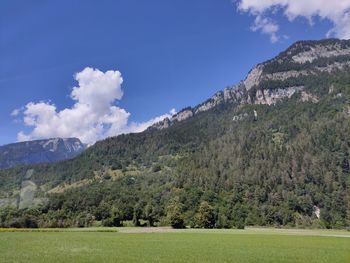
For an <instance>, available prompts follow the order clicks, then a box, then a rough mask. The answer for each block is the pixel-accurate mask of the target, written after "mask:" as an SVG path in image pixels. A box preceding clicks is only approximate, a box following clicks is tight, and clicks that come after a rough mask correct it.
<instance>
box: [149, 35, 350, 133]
mask: <svg viewBox="0 0 350 263" xmlns="http://www.w3.org/2000/svg"><path fill="white" fill-rule="evenodd" d="M349 67H350V40H339V39H325V40H317V41H299V42H296V43H294V44H293V45H291V46H290V47H289V48H288V49H287V50H285V51H283V52H281V53H280V54H279V55H278V56H276V57H275V58H273V59H271V60H268V61H266V62H264V63H261V64H258V65H256V66H254V67H253V68H252V69H251V70H250V72H249V73H248V75H247V76H246V78H245V79H244V80H242V81H241V82H239V83H238V84H237V85H233V86H231V87H227V88H225V89H224V90H223V91H219V92H217V93H216V94H214V95H213V96H212V97H211V98H209V99H208V100H206V101H205V102H203V103H201V104H199V105H197V106H196V107H194V108H191V107H187V108H185V109H183V110H181V111H180V112H179V113H177V114H176V115H174V116H173V117H172V118H171V119H166V120H164V121H162V122H160V123H157V124H155V125H153V126H152V127H151V129H152V128H156V129H164V128H168V127H170V126H171V125H173V124H175V123H177V122H180V121H184V120H186V119H188V118H191V117H192V116H194V115H196V114H198V113H200V112H204V111H207V110H210V109H212V108H213V107H216V106H217V105H219V104H221V103H237V104H246V103H252V104H267V105H271V104H275V103H277V102H278V101H280V100H281V99H283V98H291V97H292V96H293V95H294V94H296V93H299V92H300V93H302V96H301V97H302V98H301V99H302V101H305V100H309V101H312V102H317V97H316V96H315V95H313V94H309V93H307V92H306V91H304V89H305V83H303V81H302V80H305V79H306V78H307V77H308V76H312V75H318V74H321V73H331V72H333V71H347V70H349Z"/></svg>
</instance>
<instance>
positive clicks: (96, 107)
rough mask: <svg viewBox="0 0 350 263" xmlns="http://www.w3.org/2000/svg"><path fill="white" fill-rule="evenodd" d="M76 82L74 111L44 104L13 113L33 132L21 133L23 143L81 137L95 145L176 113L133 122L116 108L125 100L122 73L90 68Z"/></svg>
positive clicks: (120, 109)
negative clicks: (54, 138)
mask: <svg viewBox="0 0 350 263" xmlns="http://www.w3.org/2000/svg"><path fill="white" fill-rule="evenodd" d="M75 80H76V81H77V82H78V86H76V87H74V88H73V90H72V92H71V94H70V96H71V98H72V100H73V101H74V105H73V106H72V107H71V108H66V109H63V110H58V109H57V108H56V106H55V105H54V104H52V103H50V102H43V101H42V102H38V103H34V102H30V103H28V104H27V105H26V106H25V107H23V108H21V109H16V110H14V111H13V112H12V114H11V115H12V116H14V117H15V116H19V115H21V117H22V120H23V123H24V124H25V125H26V126H28V127H30V128H31V131H30V132H29V133H25V132H23V131H21V132H19V133H18V135H17V139H18V140H19V141H26V140H32V139H42V138H53V137H63V138H68V137H77V138H79V139H80V140H81V141H82V142H84V143H88V144H92V143H94V142H96V141H97V140H100V139H103V138H106V137H111V136H116V135H118V134H122V133H130V132H141V131H143V130H145V129H147V128H148V127H149V126H150V125H152V124H154V123H156V122H158V121H161V120H163V119H164V118H166V117H171V115H173V114H174V113H175V112H176V111H175V110H174V109H173V110H171V112H169V113H167V114H164V115H162V116H159V117H156V118H153V119H151V120H148V121H146V122H140V123H138V122H129V117H130V113H129V112H127V111H126V110H125V109H122V108H120V107H118V106H116V105H115V104H116V102H117V101H119V100H121V99H122V97H123V91H122V88H121V85H122V83H123V78H122V76H121V73H120V72H119V71H113V70H109V71H106V72H102V71H100V70H98V69H93V68H89V67H87V68H85V69H84V70H83V71H81V72H79V73H77V74H76V75H75Z"/></svg>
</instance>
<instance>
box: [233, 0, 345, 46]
mask: <svg viewBox="0 0 350 263" xmlns="http://www.w3.org/2000/svg"><path fill="white" fill-rule="evenodd" d="M238 9H239V10H240V11H243V12H248V13H250V14H252V15H254V16H255V17H256V19H255V22H254V25H253V26H252V29H253V31H257V30H260V31H261V32H262V33H265V34H269V35H270V38H271V41H274V40H276V37H277V38H278V35H277V33H278V30H279V28H278V25H277V24H276V22H274V21H273V20H271V16H273V15H274V14H275V13H276V11H282V13H283V14H284V15H285V16H286V17H287V18H288V20H289V21H290V22H292V21H293V20H294V19H295V18H297V17H303V18H306V19H307V20H309V21H310V24H313V22H314V18H320V19H326V20H328V21H330V22H331V23H332V24H333V28H331V29H330V30H329V32H328V33H327V37H338V38H342V39H349V38H350V0H334V1H331V0H238ZM265 19H267V20H265ZM270 24H271V25H272V27H271V26H270ZM274 25H275V26H276V25H277V27H274ZM266 26H268V29H267V30H266Z"/></svg>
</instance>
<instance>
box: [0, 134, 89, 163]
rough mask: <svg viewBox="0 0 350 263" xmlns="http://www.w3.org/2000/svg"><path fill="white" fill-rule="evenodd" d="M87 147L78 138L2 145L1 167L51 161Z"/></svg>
mask: <svg viewBox="0 0 350 263" xmlns="http://www.w3.org/2000/svg"><path fill="white" fill-rule="evenodd" d="M85 149H86V145H84V144H83V143H82V142H81V141H80V140H79V139H78V138H66V139H63V138H52V139H47V140H35V141H27V142H19V143H12V144H8V145H4V146H0V168H8V167H13V166H16V165H21V164H35V163H50V162H57V161H61V160H65V159H70V158H73V157H75V156H76V155H77V154H79V153H81V152H82V151H83V150H85Z"/></svg>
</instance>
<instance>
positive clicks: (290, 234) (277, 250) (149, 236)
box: [0, 228, 350, 263]
mask: <svg viewBox="0 0 350 263" xmlns="http://www.w3.org/2000/svg"><path fill="white" fill-rule="evenodd" d="M96 231H98V229H97V228H95V229H92V230H90V232H74V230H73V231H68V232H2V233H0V255H1V256H0V262H121V263H124V262H125V263H132V262H152V263H153V262H174V263H175V262H180V263H181V262H204V263H205V262H208V263H209V262H210V263H216V262H237V263H245V262H249V263H250V262H256V263H258V262H259V263H260V262H271V263H274V262H276V263H277V262H278V263H280V262H293V263H294V262H307V263H313V262H317V263H328V262H332V263H338V262H339V263H348V262H350V238H349V236H350V235H348V233H347V232H346V231H321V230H314V231H302V230H273V229H248V230H180V231H173V230H171V229H158V230H157V229H154V230H152V229H149V230H147V229H146V230H145V229H135V228H134V229H133V228H126V229H119V232H117V233H115V232H96ZM140 231H144V232H143V233H140ZM147 231H148V232H147ZM152 231H159V232H157V233H154V232H152ZM340 236H343V237H340Z"/></svg>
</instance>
